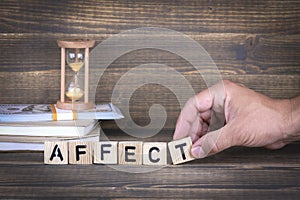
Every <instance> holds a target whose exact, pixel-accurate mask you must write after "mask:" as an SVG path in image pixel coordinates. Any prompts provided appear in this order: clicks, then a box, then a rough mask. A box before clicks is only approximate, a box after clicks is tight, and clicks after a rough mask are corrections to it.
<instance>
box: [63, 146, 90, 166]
mask: <svg viewBox="0 0 300 200" xmlns="http://www.w3.org/2000/svg"><path fill="white" fill-rule="evenodd" d="M69 163H70V164H93V143H92V142H82V141H76V142H69Z"/></svg>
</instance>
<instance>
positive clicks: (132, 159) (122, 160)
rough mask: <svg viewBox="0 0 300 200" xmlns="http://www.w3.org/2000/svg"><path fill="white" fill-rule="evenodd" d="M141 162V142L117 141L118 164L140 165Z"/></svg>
mask: <svg viewBox="0 0 300 200" xmlns="http://www.w3.org/2000/svg"><path fill="white" fill-rule="evenodd" d="M142 162H143V142H119V164H120V165H141V164H142Z"/></svg>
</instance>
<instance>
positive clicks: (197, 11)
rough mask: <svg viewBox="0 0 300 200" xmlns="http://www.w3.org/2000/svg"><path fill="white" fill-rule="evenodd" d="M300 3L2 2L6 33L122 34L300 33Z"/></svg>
mask: <svg viewBox="0 0 300 200" xmlns="http://www.w3.org/2000/svg"><path fill="white" fill-rule="evenodd" d="M299 4H300V3H299V1H278V0H271V1H251V2H249V1H238V2H235V1H222V0H219V1H216V2H215V1H214V2H212V1H209V0H206V1H195V0H188V1H165V2H161V1H158V0H155V1H122V0H119V1H100V2H99V1H96V0H93V1H86V2H84V3H78V2H77V1H66V2H62V1H43V2H40V1H38V0H31V1H26V2H22V1H21V2H20V1H16V0H10V1H3V2H1V4H0V8H1V10H0V13H1V15H0V16H1V18H2V22H1V29H0V32H4V33H15V32H17V33H28V32H30V33H32V32H35V33H49V32H52V33H97V34H98V33H105V34H112V33H118V31H119V30H127V29H131V28H137V27H141V26H158V27H168V28H171V29H174V30H177V31H183V32H186V33H187V32H192V33H196V34H198V33H202V32H214V33H216V32H217V33H224V32H230V33H262V32H265V33H272V34H273V33H276V34H278V33H280V34H285V33H299V28H300V24H299V20H298V19H299V17H300V13H299V9H298V8H299V7H300V5H299Z"/></svg>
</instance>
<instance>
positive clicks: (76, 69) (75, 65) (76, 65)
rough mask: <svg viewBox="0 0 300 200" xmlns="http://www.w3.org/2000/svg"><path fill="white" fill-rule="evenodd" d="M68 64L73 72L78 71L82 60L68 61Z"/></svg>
mask: <svg viewBox="0 0 300 200" xmlns="http://www.w3.org/2000/svg"><path fill="white" fill-rule="evenodd" d="M69 66H70V67H71V69H72V70H73V71H74V72H78V71H79V70H80V69H81V67H82V66H83V62H74V63H69Z"/></svg>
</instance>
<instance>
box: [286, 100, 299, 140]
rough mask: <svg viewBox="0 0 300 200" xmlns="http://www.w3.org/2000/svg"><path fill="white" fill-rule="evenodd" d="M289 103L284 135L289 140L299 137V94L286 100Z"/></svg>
mask: <svg viewBox="0 0 300 200" xmlns="http://www.w3.org/2000/svg"><path fill="white" fill-rule="evenodd" d="M287 101H288V102H289V103H288V104H289V108H287V110H288V117H287V121H286V124H285V125H286V126H285V130H286V137H285V139H286V140H288V141H289V142H293V141H296V140H299V139H300V96H298V97H295V98H292V99H289V100H287Z"/></svg>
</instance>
